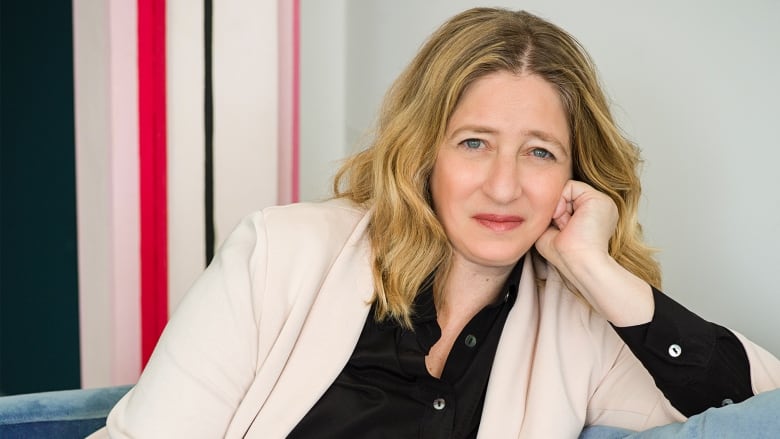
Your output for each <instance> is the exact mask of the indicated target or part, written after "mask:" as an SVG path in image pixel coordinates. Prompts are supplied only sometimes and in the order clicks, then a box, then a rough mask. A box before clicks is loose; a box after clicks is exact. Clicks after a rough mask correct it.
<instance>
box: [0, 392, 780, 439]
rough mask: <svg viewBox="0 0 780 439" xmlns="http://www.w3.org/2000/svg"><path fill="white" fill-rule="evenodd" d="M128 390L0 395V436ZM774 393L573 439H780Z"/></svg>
mask: <svg viewBox="0 0 780 439" xmlns="http://www.w3.org/2000/svg"><path fill="white" fill-rule="evenodd" d="M130 388H131V386H120V387H105V388H101V389H86V390H62V391H57V392H42V393H32V394H26V395H14V396H4V397H0V438H2V439H22V438H23V439H38V438H58V439H70V438H83V437H85V436H87V435H89V434H90V433H92V432H94V431H95V430H97V429H99V428H100V427H102V426H103V425H105V423H106V416H108V412H109V411H111V408H112V407H113V406H114V404H116V403H117V401H119V399H120V398H122V396H123V395H124V394H125V393H127V391H128V390H130ZM778 414H780V389H777V390H774V391H770V392H765V393H762V394H760V395H757V396H755V397H753V398H750V399H749V400H747V401H745V402H743V403H741V404H732V405H729V406H726V407H722V408H717V409H715V408H713V409H709V410H707V411H705V412H704V413H701V414H699V415H696V416H693V417H691V418H690V419H689V420H688V422H685V423H677V424H670V425H666V426H663V427H657V428H654V429H651V430H647V431H645V432H641V433H634V432H631V431H628V430H623V429H620V428H614V427H604V426H591V427H587V428H585V429H584V430H583V431H582V434H581V435H580V437H579V439H624V438H625V439H633V438H638V439H640V438H641V439H670V438H673V439H691V438H707V439H714V438H733V437H739V438H752V439H777V438H780V416H779V415H778Z"/></svg>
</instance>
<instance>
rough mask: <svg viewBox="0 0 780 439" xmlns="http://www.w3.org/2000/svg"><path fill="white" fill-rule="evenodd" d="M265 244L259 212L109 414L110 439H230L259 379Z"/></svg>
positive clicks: (231, 241) (235, 235)
mask: <svg viewBox="0 0 780 439" xmlns="http://www.w3.org/2000/svg"><path fill="white" fill-rule="evenodd" d="M265 237H266V232H265V225H264V222H263V217H262V214H261V213H258V214H255V215H253V216H250V217H248V218H247V219H245V220H244V221H243V222H242V223H241V224H240V225H239V226H238V227H237V228H236V229H235V230H234V231H233V232H232V234H231V235H230V236H229V237H228V239H227V240H226V241H225V243H224V244H223V246H222V247H221V249H220V250H219V252H218V254H217V255H216V256H215V258H214V260H213V262H212V263H211V264H210V265H209V267H208V268H207V269H206V270H205V272H204V273H203V274H202V276H201V277H200V278H199V279H198V280H197V281H196V283H195V284H194V285H193V286H192V288H191V289H190V291H189V292H188V293H187V295H186V296H185V298H184V299H183V300H182V302H181V304H180V305H179V307H178V309H177V310H176V312H175V313H174V315H173V316H172V318H171V320H170V321H169V323H168V325H167V326H166V328H165V330H164V332H163V334H162V336H161V338H160V340H159V342H158V344H157V346H156V348H155V350H154V353H153V354H152V357H151V359H150V360H149V363H148V364H147V366H146V368H145V369H144V371H143V374H142V375H141V378H140V379H139V381H138V384H137V385H136V386H135V387H134V388H133V389H132V390H131V391H130V392H129V393H128V394H127V395H126V396H125V397H124V398H122V399H121V400H120V401H119V403H118V404H117V405H116V406H115V407H114V409H113V410H112V411H111V413H110V414H109V416H108V420H107V433H108V435H109V436H110V437H112V438H172V437H187V438H215V437H223V436H224V435H225V432H226V430H227V428H228V425H229V423H230V421H231V418H232V416H233V414H234V412H235V410H236V408H237V407H238V405H239V403H240V402H241V400H242V398H243V396H244V394H245V393H246V391H247V389H248V388H249V386H250V385H251V383H252V380H253V377H254V374H255V369H256V364H257V350H258V348H257V346H258V317H257V316H259V315H260V312H261V309H260V307H261V304H262V296H263V291H262V287H263V285H264V279H265V275H266V273H265V270H266V262H267V253H266V245H265V244H266V238H265ZM105 433H106V431H105V430H104V431H102V432H99V434H96V435H95V437H101V435H102V436H103V437H105Z"/></svg>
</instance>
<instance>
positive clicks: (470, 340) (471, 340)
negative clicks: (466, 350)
mask: <svg viewBox="0 0 780 439" xmlns="http://www.w3.org/2000/svg"><path fill="white" fill-rule="evenodd" d="M476 345H477V337H474V336H473V335H471V334H469V335H467V336H466V346H468V347H470V348H473V347H474V346H476Z"/></svg>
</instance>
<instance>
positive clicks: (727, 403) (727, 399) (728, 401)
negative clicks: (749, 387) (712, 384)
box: [720, 398, 734, 407]
mask: <svg viewBox="0 0 780 439" xmlns="http://www.w3.org/2000/svg"><path fill="white" fill-rule="evenodd" d="M731 404H734V401H732V400H731V398H726V399H724V400H723V401H722V402H721V403H720V405H721V407H725V406H727V405H731Z"/></svg>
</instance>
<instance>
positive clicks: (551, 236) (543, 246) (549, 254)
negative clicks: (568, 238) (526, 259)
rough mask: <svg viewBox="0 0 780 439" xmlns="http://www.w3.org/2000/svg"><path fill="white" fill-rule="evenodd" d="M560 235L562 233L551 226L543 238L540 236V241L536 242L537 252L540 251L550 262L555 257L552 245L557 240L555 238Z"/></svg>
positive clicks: (543, 234)
mask: <svg viewBox="0 0 780 439" xmlns="http://www.w3.org/2000/svg"><path fill="white" fill-rule="evenodd" d="M559 233H561V232H560V230H558V229H556V228H555V227H553V226H550V227H548V228H547V230H545V232H544V233H542V236H540V237H539V239H537V240H536V242H535V243H534V246H535V247H536V251H538V252H539V254H540V255H542V257H543V258H545V259H546V260H548V261H550V262H552V261H553V256H554V249H553V244H552V243H553V241H554V240H555V237H556V236H558V234H559Z"/></svg>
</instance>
